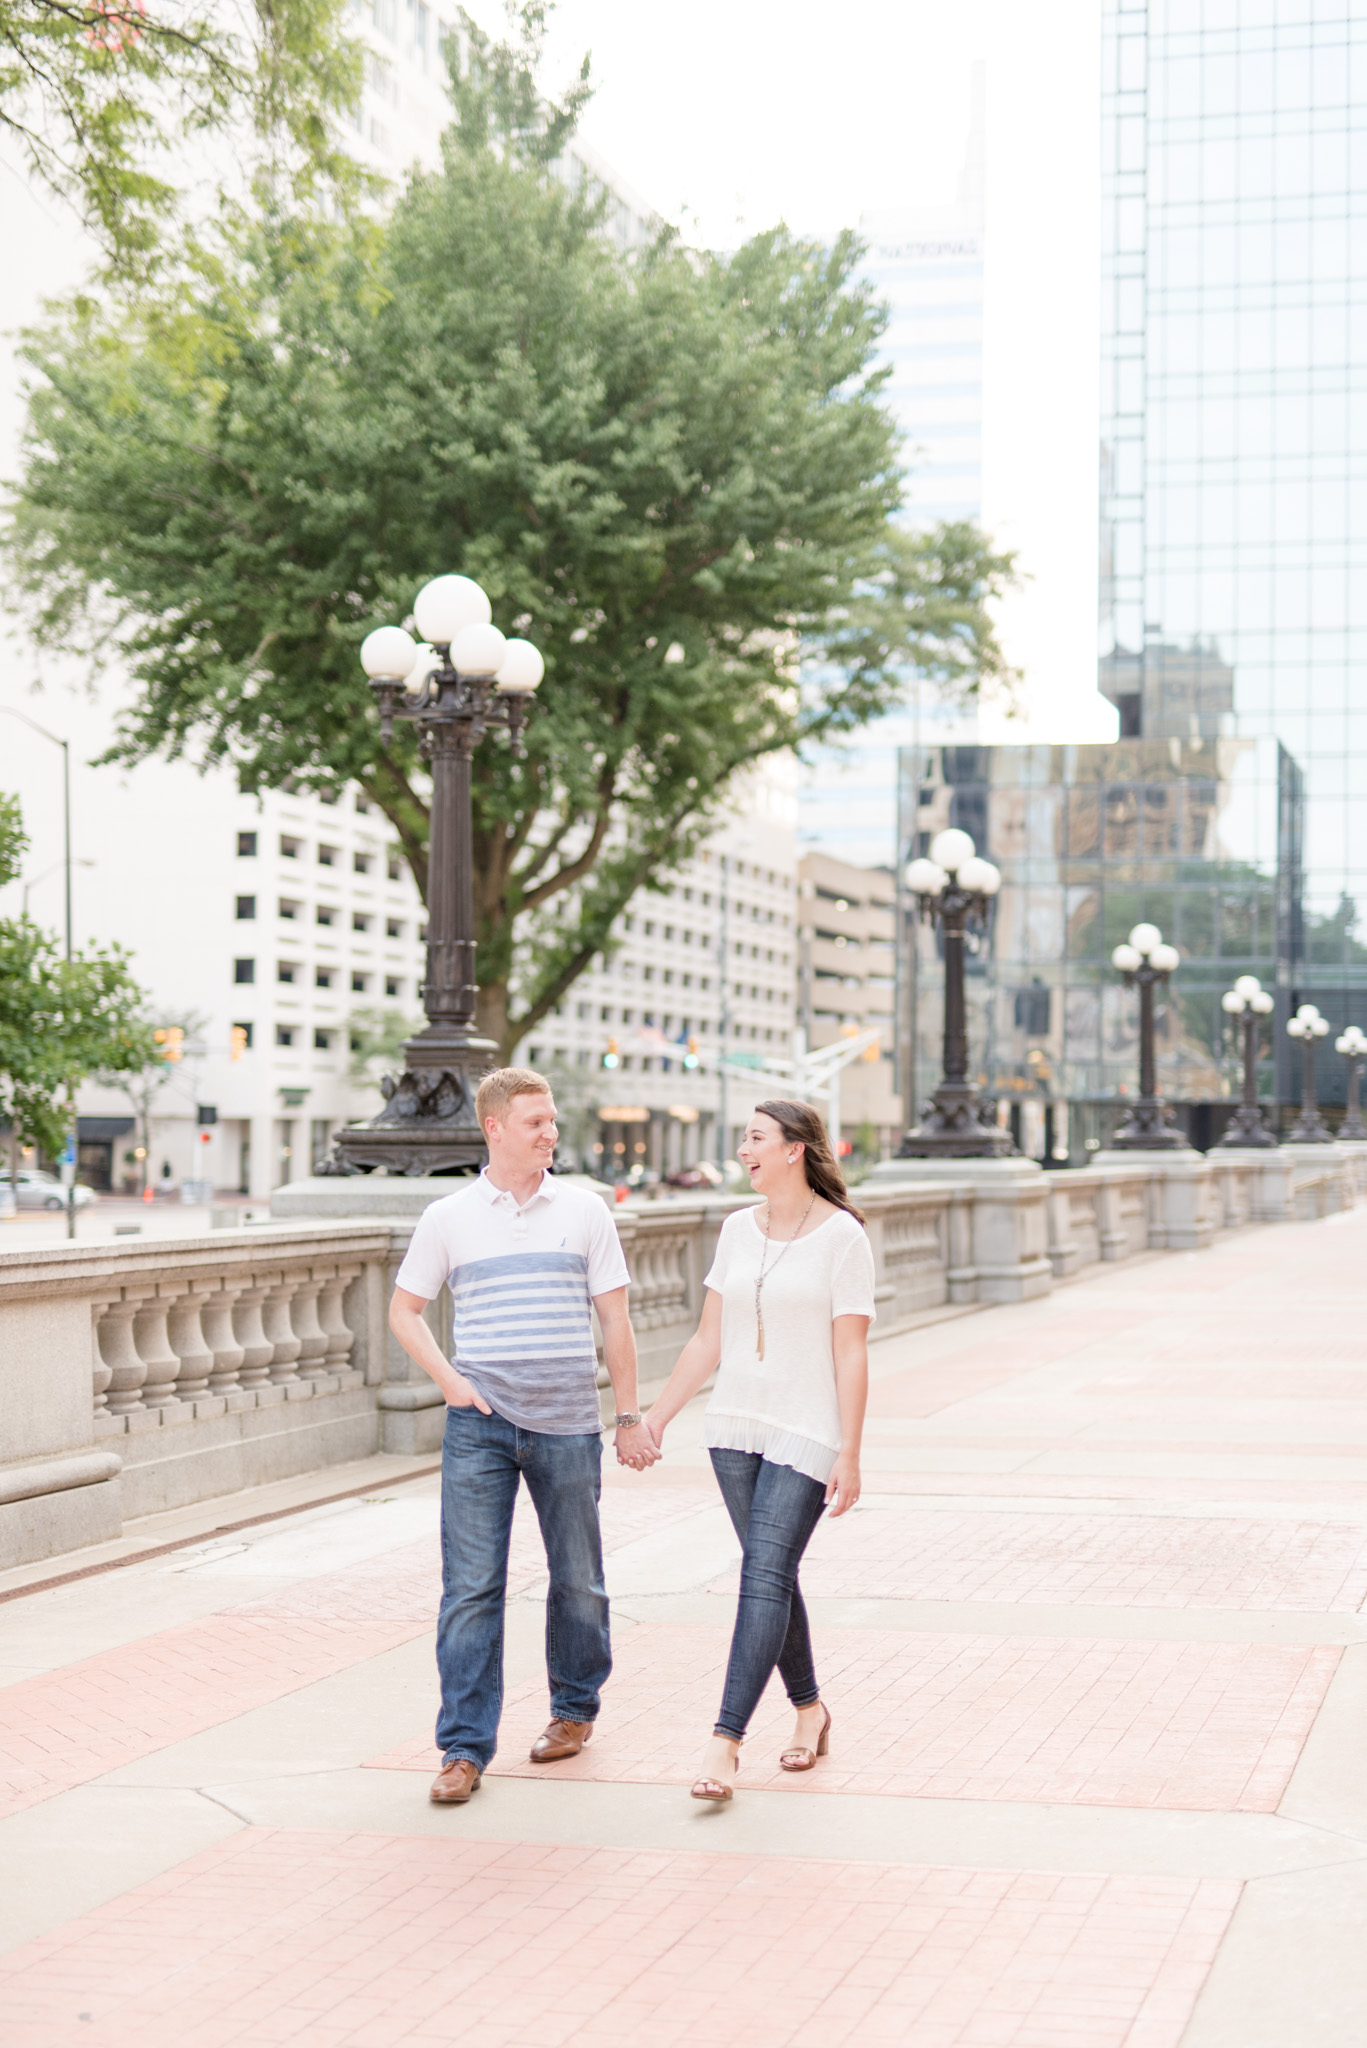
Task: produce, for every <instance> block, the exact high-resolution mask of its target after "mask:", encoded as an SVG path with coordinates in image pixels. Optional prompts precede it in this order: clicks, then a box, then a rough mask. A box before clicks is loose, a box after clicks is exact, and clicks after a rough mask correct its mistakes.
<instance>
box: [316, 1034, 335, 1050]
mask: <svg viewBox="0 0 1367 2048" xmlns="http://www.w3.org/2000/svg"><path fill="white" fill-rule="evenodd" d="M313 1050H314V1051H315V1052H331V1051H332V1033H331V1032H330V1031H315V1032H314V1034H313Z"/></svg>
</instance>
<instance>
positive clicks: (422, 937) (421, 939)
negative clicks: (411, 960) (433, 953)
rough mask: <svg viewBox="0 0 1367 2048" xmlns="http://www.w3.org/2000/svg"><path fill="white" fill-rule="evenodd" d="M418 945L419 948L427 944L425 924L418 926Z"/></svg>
mask: <svg viewBox="0 0 1367 2048" xmlns="http://www.w3.org/2000/svg"><path fill="white" fill-rule="evenodd" d="M418 944H419V945H420V946H425V945H426V944H427V926H426V925H425V924H420V925H419V926H418Z"/></svg>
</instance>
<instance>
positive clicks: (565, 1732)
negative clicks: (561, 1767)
mask: <svg viewBox="0 0 1367 2048" xmlns="http://www.w3.org/2000/svg"><path fill="white" fill-rule="evenodd" d="M592 1733H593V1723H592V1721H552V1722H551V1724H550V1726H549V1727H548V1728H547V1730H546V1732H545V1734H544V1735H538V1736H537V1738H536V1741H535V1742H534V1743H533V1744H532V1762H533V1763H534V1764H558V1763H559V1762H560V1761H561V1759H562V1757H567V1756H578V1754H579V1752H580V1750H581V1749H582V1748H583V1747H584V1744H585V1743H586V1742H587V1741H588V1739H589V1737H590V1735H592Z"/></svg>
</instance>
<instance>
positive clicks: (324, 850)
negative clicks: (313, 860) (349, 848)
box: [318, 846, 337, 868]
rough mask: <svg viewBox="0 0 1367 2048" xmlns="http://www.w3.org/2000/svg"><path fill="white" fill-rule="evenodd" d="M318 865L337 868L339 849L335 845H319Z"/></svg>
mask: <svg viewBox="0 0 1367 2048" xmlns="http://www.w3.org/2000/svg"><path fill="white" fill-rule="evenodd" d="M318 865H319V867H320V868H335V867H336V865H337V849H336V847H335V846H320V847H319V849H318Z"/></svg>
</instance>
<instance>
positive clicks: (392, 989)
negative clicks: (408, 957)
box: [384, 974, 403, 996]
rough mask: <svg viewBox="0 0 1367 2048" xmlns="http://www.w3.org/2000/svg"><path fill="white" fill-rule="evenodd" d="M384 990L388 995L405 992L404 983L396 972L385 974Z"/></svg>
mask: <svg viewBox="0 0 1367 2048" xmlns="http://www.w3.org/2000/svg"><path fill="white" fill-rule="evenodd" d="M384 992H385V994H386V995H387V996H397V995H401V994H402V993H403V983H402V982H401V981H400V980H399V978H398V976H397V975H396V974H387V975H386V976H385V978H384Z"/></svg>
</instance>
